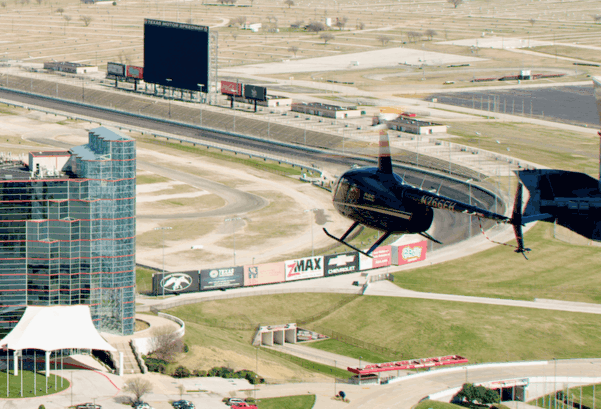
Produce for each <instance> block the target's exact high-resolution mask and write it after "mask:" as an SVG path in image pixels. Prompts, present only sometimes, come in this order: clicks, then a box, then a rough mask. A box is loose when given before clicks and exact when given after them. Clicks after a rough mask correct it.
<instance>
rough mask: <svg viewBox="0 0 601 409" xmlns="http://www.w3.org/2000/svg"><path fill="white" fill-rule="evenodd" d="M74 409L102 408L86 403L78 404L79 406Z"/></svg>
mask: <svg viewBox="0 0 601 409" xmlns="http://www.w3.org/2000/svg"><path fill="white" fill-rule="evenodd" d="M75 408H76V409H102V406H100V405H97V404H95V403H90V402H88V403H82V404H79V405H77V406H75Z"/></svg>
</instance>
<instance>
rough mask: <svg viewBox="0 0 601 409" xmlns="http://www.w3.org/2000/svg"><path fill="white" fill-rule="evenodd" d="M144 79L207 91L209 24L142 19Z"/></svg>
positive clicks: (152, 82) (149, 81) (170, 85)
mask: <svg viewBox="0 0 601 409" xmlns="http://www.w3.org/2000/svg"><path fill="white" fill-rule="evenodd" d="M144 81H145V82H147V83H151V84H160V85H164V86H167V87H173V88H181V89H187V90H191V91H198V90H199V87H198V84H202V85H203V87H202V91H203V92H208V89H209V88H208V85H209V27H207V26H199V25H195V24H184V23H175V22H172V21H161V20H151V19H145V20H144Z"/></svg>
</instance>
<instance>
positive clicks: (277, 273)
mask: <svg viewBox="0 0 601 409" xmlns="http://www.w3.org/2000/svg"><path fill="white" fill-rule="evenodd" d="M283 281H285V278H284V263H282V262H279V263H268V264H257V265H250V266H244V286H245V287H247V286H251V285H262V284H273V283H281V282H283Z"/></svg>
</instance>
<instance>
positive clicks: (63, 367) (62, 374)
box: [61, 349, 65, 388]
mask: <svg viewBox="0 0 601 409" xmlns="http://www.w3.org/2000/svg"><path fill="white" fill-rule="evenodd" d="M64 353H65V351H64V350H63V349H61V388H62V387H63V379H64V378H65V366H64V364H63V356H64Z"/></svg>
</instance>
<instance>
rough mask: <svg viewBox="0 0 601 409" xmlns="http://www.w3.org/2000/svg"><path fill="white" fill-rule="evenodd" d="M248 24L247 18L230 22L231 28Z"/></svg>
mask: <svg viewBox="0 0 601 409" xmlns="http://www.w3.org/2000/svg"><path fill="white" fill-rule="evenodd" d="M244 23H246V16H239V17H236V18H233V19H231V20H230V27H232V26H234V25H238V26H243V25H244Z"/></svg>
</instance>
